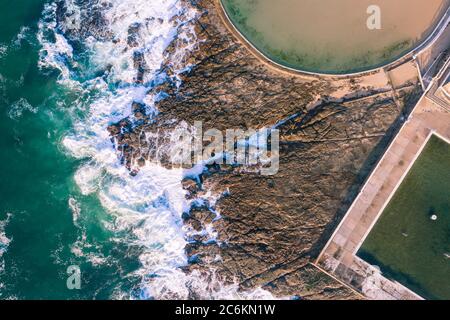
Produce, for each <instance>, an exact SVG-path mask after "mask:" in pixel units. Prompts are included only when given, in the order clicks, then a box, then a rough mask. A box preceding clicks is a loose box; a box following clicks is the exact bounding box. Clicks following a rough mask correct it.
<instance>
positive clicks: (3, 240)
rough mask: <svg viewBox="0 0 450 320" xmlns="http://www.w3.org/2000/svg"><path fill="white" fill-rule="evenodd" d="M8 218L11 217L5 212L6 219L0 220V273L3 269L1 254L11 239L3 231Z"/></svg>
mask: <svg viewBox="0 0 450 320" xmlns="http://www.w3.org/2000/svg"><path fill="white" fill-rule="evenodd" d="M10 219H11V213H7V214H6V219H4V220H0V274H1V273H2V272H3V271H4V269H5V261H4V260H3V255H4V254H5V253H6V251H7V250H8V246H9V244H10V243H11V240H12V239H10V238H8V237H7V236H6V231H5V228H6V226H7V225H8V223H9V221H10Z"/></svg>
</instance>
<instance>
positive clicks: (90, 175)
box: [38, 0, 272, 299]
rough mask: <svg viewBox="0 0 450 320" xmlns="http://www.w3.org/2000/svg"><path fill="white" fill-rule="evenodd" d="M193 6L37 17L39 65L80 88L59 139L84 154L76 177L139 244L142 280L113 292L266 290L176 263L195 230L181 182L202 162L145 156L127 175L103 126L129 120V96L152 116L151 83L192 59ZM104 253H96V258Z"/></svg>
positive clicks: (140, 1)
mask: <svg viewBox="0 0 450 320" xmlns="http://www.w3.org/2000/svg"><path fill="white" fill-rule="evenodd" d="M90 10H92V12H90ZM198 14H199V13H198V12H197V11H196V10H195V9H194V8H192V7H190V6H189V5H187V3H184V2H183V1H177V0H154V1H151V2H149V1H144V0H127V1H123V0H113V1H109V2H108V3H107V4H105V5H103V4H102V3H100V2H97V1H92V6H89V5H86V3H84V6H83V5H79V4H78V2H77V1H72V0H70V1H69V0H67V1H65V2H64V1H59V2H55V3H50V4H48V5H47V6H46V8H45V10H44V14H43V18H42V19H41V21H40V24H39V32H38V40H39V41H40V43H41V46H42V49H41V53H40V62H39V65H40V67H41V69H42V71H43V72H45V71H46V70H57V71H58V72H59V83H60V84H61V85H62V86H65V87H66V88H68V89H70V90H72V92H73V93H75V94H79V95H80V96H81V97H82V98H80V99H77V100H76V103H75V104H74V105H73V106H72V109H74V110H68V112H69V113H70V114H71V115H73V116H74V117H76V118H75V119H74V121H73V122H74V125H73V128H72V130H70V131H69V132H67V134H66V135H65V137H64V138H63V139H62V141H61V144H62V145H63V146H64V148H65V150H67V151H68V152H69V154H70V155H71V156H73V157H75V158H78V159H80V160H81V161H82V164H81V165H80V167H79V169H78V170H77V172H76V173H75V174H74V180H75V182H76V183H77V185H78V187H79V188H80V190H81V193H82V194H83V195H84V196H89V195H92V194H96V195H97V196H98V198H99V199H100V202H101V204H102V205H103V207H104V208H106V209H107V211H108V212H110V213H111V214H113V216H114V218H115V219H114V222H113V223H104V225H105V227H107V228H109V229H110V230H111V231H113V232H114V233H116V234H117V235H118V236H117V239H121V240H118V241H126V243H127V245H128V246H130V247H132V246H135V247H138V248H140V252H141V253H140V255H139V261H140V266H141V267H140V268H138V269H137V270H135V271H134V272H133V274H132V275H131V276H137V277H139V278H140V279H141V281H140V283H139V285H138V287H137V288H134V290H132V291H131V292H114V293H113V295H112V298H140V299H149V298H157V299H171V298H172V299H187V298H214V299H221V298H272V296H271V295H270V294H269V293H268V292H267V291H264V290H262V289H258V290H256V291H252V292H247V293H245V292H240V291H239V286H238V285H237V284H227V285H224V284H223V283H222V282H221V280H220V277H219V276H218V275H217V274H216V272H215V271H214V270H210V271H209V272H203V273H201V272H200V271H192V272H190V273H186V272H185V271H183V270H182V269H181V267H183V266H186V265H187V264H188V258H187V256H186V253H185V246H186V244H187V241H188V239H189V237H190V236H192V235H193V231H192V230H189V228H188V227H186V226H185V225H184V223H183V219H182V215H183V213H184V212H187V211H188V210H189V209H190V207H191V205H192V202H194V201H196V200H187V199H186V191H185V190H184V189H183V187H182V183H181V182H182V180H183V178H184V177H185V176H186V175H188V174H192V173H193V172H194V171H196V172H197V174H198V173H201V172H202V170H203V168H201V167H196V169H197V170H194V171H191V172H190V173H189V172H186V171H185V170H183V169H181V168H179V169H167V168H165V167H163V166H161V165H158V164H154V163H150V162H149V163H146V164H145V165H144V166H143V167H141V168H140V170H139V171H138V172H136V173H135V174H134V175H130V170H129V168H126V167H125V166H124V164H123V163H121V161H120V158H121V157H120V152H121V151H120V150H118V149H116V145H115V143H114V139H111V136H110V133H109V132H108V130H107V129H108V126H109V125H111V124H113V123H117V122H118V121H120V120H122V119H125V118H131V119H132V117H130V116H132V104H133V103H135V102H138V103H140V104H142V105H144V106H145V108H146V111H147V113H148V114H150V115H156V114H157V112H158V110H157V109H156V108H155V102H157V101H158V100H159V99H161V98H162V97H161V96H160V94H158V93H154V92H152V88H153V87H154V86H155V85H157V84H159V83H162V82H164V81H169V82H172V83H174V84H175V85H176V86H179V85H180V78H179V77H178V75H179V73H180V72H183V71H185V70H187V69H189V68H190V67H191V66H190V65H188V64H186V56H187V53H189V52H190V51H192V50H194V49H195V47H196V41H197V39H196V36H195V32H194V28H193V25H192V24H190V23H189V22H190V21H192V20H193V19H195V17H196V16H197V15H198ZM92 17H94V18H92ZM175 39H183V43H184V45H183V46H179V47H178V46H177V47H175V48H174V51H173V52H172V53H171V54H170V56H169V55H167V54H166V49H167V48H168V47H169V46H170V45H171V44H173V43H174V40H175ZM136 57H138V59H137V58H136ZM168 59H169V60H168ZM136 61H138V62H136ZM164 65H165V66H168V68H166V69H164V68H162V67H163V66H164ZM206 197H207V201H206V202H207V203H208V205H209V206H211V207H213V205H214V202H215V201H216V200H217V195H211V194H210V193H208V192H207V196H206ZM68 205H69V206H70V208H71V209H72V211H73V216H74V223H75V224H78V223H79V219H80V218H79V217H80V215H82V214H83V212H82V211H81V210H80V207H79V205H78V200H75V199H69V203H68ZM212 209H213V208H212ZM216 217H219V214H217V215H216ZM201 232H202V233H203V234H206V235H208V238H209V239H212V240H213V239H215V238H216V237H217V234H216V233H215V231H214V230H213V228H212V226H211V225H210V226H208V227H207V228H206V229H205V230H204V231H201ZM123 234H126V236H124V237H122V238H120V237H121V236H119V235H123ZM85 240H86V230H85V229H83V235H82V237H81V238H80V239H79V240H78V241H77V243H75V245H74V246H73V247H72V252H73V253H74V254H75V255H77V256H83V249H84V247H85V245H84V243H85ZM86 258H87V259H89V257H86ZM215 259H220V257H215ZM91 261H92V259H91ZM103 261H104V257H101V256H96V259H95V260H94V262H95V263H103Z"/></svg>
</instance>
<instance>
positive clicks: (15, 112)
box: [8, 98, 38, 120]
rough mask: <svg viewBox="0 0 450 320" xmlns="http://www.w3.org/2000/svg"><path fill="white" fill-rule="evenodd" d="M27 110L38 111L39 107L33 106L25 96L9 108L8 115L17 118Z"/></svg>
mask: <svg viewBox="0 0 450 320" xmlns="http://www.w3.org/2000/svg"><path fill="white" fill-rule="evenodd" d="M25 112H31V113H36V112H38V108H36V107H33V106H32V105H31V104H30V103H29V102H28V101H27V99H25V98H20V99H19V100H17V101H16V102H14V103H13V104H12V105H11V106H10V107H9V110H8V117H10V118H11V119H13V120H17V119H19V118H20V117H22V115H23V114H24V113H25Z"/></svg>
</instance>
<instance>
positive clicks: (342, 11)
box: [222, 0, 450, 73]
mask: <svg viewBox="0 0 450 320" xmlns="http://www.w3.org/2000/svg"><path fill="white" fill-rule="evenodd" d="M449 2H450V1H449V0H276V1H274V0H222V3H223V4H224V7H225V9H226V11H227V13H228V15H229V16H230V18H231V20H232V21H233V23H234V24H235V26H236V27H237V28H238V29H239V30H240V31H241V32H242V34H243V35H244V36H245V37H246V38H247V39H248V40H249V41H250V42H251V43H252V44H253V45H255V46H256V47H257V48H258V49H259V50H260V51H262V52H263V53H264V54H265V55H267V56H268V57H270V58H271V59H273V60H274V61H276V62H279V63H281V64H283V65H286V66H290V67H293V68H296V69H301V70H308V71H316V72H325V73H344V72H350V71H359V70H364V69H370V68H372V67H375V66H378V65H381V64H384V63H387V62H389V61H392V60H394V59H395V58H397V57H399V56H400V55H402V54H404V53H406V52H407V51H409V50H411V49H412V48H413V47H414V46H416V45H418V43H419V42H420V41H421V40H423V39H424V38H425V37H426V36H427V35H428V34H429V33H430V32H431V31H432V29H433V28H434V27H435V25H436V23H437V22H438V21H439V19H440V18H441V15H442V13H443V11H444V10H445V9H446V7H447V6H448V4H449ZM370 5H377V6H379V7H380V9H381V29H380V30H369V28H368V27H367V19H368V18H369V14H368V13H367V8H368V7H369V6H370Z"/></svg>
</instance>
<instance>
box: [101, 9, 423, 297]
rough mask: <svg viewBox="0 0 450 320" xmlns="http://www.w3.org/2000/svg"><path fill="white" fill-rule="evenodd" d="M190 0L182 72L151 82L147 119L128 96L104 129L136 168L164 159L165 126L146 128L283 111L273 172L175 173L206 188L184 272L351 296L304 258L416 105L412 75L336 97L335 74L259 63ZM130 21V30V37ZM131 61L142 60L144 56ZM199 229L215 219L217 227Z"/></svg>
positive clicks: (248, 120)
mask: <svg viewBox="0 0 450 320" xmlns="http://www.w3.org/2000/svg"><path fill="white" fill-rule="evenodd" d="M186 3H187V4H188V2H186ZM189 5H192V6H195V7H196V8H197V9H198V12H199V15H198V18H197V19H196V20H195V21H191V22H190V23H192V24H194V25H195V30H196V36H197V38H198V46H197V48H196V50H194V51H193V52H192V53H191V55H190V56H189V57H188V61H187V62H188V65H190V66H191V67H190V68H188V70H186V71H185V72H183V73H181V74H180V75H179V78H180V80H182V81H181V82H180V83H179V85H177V83H176V81H174V82H172V84H171V83H167V82H166V83H164V84H162V85H159V86H157V87H155V88H154V89H152V90H153V91H154V92H156V93H161V94H164V97H165V98H164V99H162V100H160V101H159V102H157V109H158V110H159V112H160V113H159V114H158V116H157V117H156V119H155V118H152V119H153V120H152V121H149V120H148V117H147V114H146V111H145V108H143V106H140V105H138V104H136V105H134V107H133V116H132V117H134V118H133V119H124V120H122V121H121V122H119V123H117V124H113V125H111V126H110V128H109V132H110V133H111V135H112V137H113V138H114V141H115V143H116V144H117V147H118V150H120V151H121V157H122V159H123V162H124V164H126V165H127V167H129V168H130V170H138V168H139V166H142V165H144V164H145V162H146V161H154V160H156V159H158V160H159V161H161V159H163V161H162V163H164V154H165V153H164V150H163V149H164V145H166V144H167V143H168V140H164V139H168V138H167V136H165V135H164V134H162V136H163V138H160V137H161V135H159V137H158V138H157V139H159V140H158V141H153V142H149V141H151V140H148V139H144V138H143V137H144V136H147V137H148V136H149V134H150V136H151V133H155V132H163V133H164V132H165V131H170V130H171V129H173V128H174V127H175V126H176V125H178V124H180V123H183V122H185V123H187V124H189V125H193V123H194V121H202V122H203V125H204V127H205V129H208V128H217V129H219V130H225V129H236V128H241V129H248V128H254V129H258V128H262V127H266V126H273V125H275V124H279V123H281V122H282V121H283V120H286V119H288V120H287V121H285V122H283V123H282V124H280V125H279V126H278V128H279V129H280V138H281V142H280V144H281V145H280V170H279V172H278V173H277V174H276V175H274V176H262V175H258V174H255V173H251V172H246V171H245V170H242V168H239V167H230V166H209V167H208V171H206V172H204V174H202V175H201V176H200V181H195V180H190V179H186V180H184V181H183V186H184V188H185V189H186V191H187V192H188V195H187V198H188V199H196V198H203V199H206V201H203V202H202V203H200V204H198V205H196V206H193V208H192V210H191V212H189V213H187V214H186V215H185V217H184V221H185V224H186V227H187V228H188V229H190V230H191V231H192V232H190V233H189V234H192V238H191V239H189V240H190V244H189V245H188V246H187V248H186V252H187V254H188V256H189V257H190V260H189V261H190V264H189V266H188V267H187V268H186V271H187V272H189V270H193V269H198V270H206V269H210V268H214V269H216V270H217V272H218V274H220V275H221V276H222V277H223V278H224V279H226V280H228V281H238V282H239V283H240V285H241V286H242V288H254V287H257V286H262V287H263V288H265V289H268V290H270V291H271V292H273V293H274V294H276V295H277V296H299V297H302V298H314V299H354V298H358V297H359V296H358V295H356V294H355V293H354V292H353V291H351V290H350V289H348V288H346V287H344V286H343V285H341V284H340V283H338V282H337V281H335V280H333V279H332V278H330V277H328V276H327V275H326V274H325V273H323V272H322V271H320V270H319V269H317V268H316V267H315V266H313V265H311V262H313V261H314V260H315V258H316V257H317V256H318V254H319V253H320V250H321V249H322V248H323V246H324V245H325V243H326V241H327V240H328V238H329V237H330V235H331V232H332V231H333V229H334V228H335V227H336V226H337V224H338V222H339V220H340V219H341V218H342V216H343V214H344V213H345V211H346V210H347V208H348V207H349V205H350V204H351V202H352V200H353V199H354V197H355V196H356V194H357V192H358V190H359V188H360V187H361V185H362V183H363V182H364V180H365V178H366V177H367V176H368V174H369V173H370V170H371V169H373V167H374V165H375V163H376V161H377V160H378V159H379V157H380V156H381V155H382V152H383V151H384V149H385V147H386V146H387V144H388V142H389V141H390V139H391V138H392V136H393V134H394V133H395V132H396V130H397V129H398V128H399V125H400V124H401V122H402V121H403V116H404V115H405V114H407V113H408V111H409V110H410V108H411V107H412V106H413V105H414V103H415V101H416V99H417V97H418V95H419V94H420V89H419V87H418V84H416V83H415V84H411V85H408V86H405V87H404V88H403V89H401V90H397V91H396V92H391V91H386V92H381V93H376V92H374V94H369V95H368V97H366V98H363V99H361V98H348V99H343V100H342V101H334V102H333V99H331V98H329V97H330V96H331V95H332V94H333V93H334V92H336V91H337V90H339V89H340V88H339V84H338V82H336V83H334V82H333V81H330V80H321V79H316V78H310V79H306V78H302V77H297V76H294V75H290V74H285V73H282V72H277V71H276V70H273V69H271V68H269V67H267V66H266V65H264V64H263V63H262V62H261V61H260V60H258V59H257V58H256V57H255V56H254V55H253V54H252V53H251V52H249V51H248V50H247V49H246V48H245V47H244V46H243V45H242V44H241V43H240V42H239V41H238V40H237V39H236V38H235V37H234V36H233V35H232V34H231V33H230V32H229V31H228V30H227V28H226V26H225V25H224V24H223V22H222V20H221V18H220V16H219V14H218V10H219V9H218V7H217V2H216V1H213V0H200V1H190V2H189ZM135 29H136V30H129V32H130V38H129V41H130V45H131V46H132V45H133V41H134V40H133V36H132V35H133V33H135V32H137V31H138V26H136V28H135ZM185 45H187V43H186V42H185V40H183V39H177V40H175V41H174V42H173V43H172V44H171V46H169V48H168V49H167V50H166V55H167V64H166V66H165V68H166V70H165V71H166V72H167V74H168V75H169V76H170V75H172V73H171V70H173V66H171V65H170V63H169V61H171V60H172V59H171V55H172V54H176V50H175V48H177V47H178V48H179V47H180V46H185ZM137 61H138V62H136V64H137V67H136V68H137V69H138V70H139V69H140V68H141V66H143V65H145V61H142V59H140V58H137ZM139 81H140V78H139V77H138V82H139ZM352 83H353V84H352V86H351V87H350V88H349V89H350V90H351V91H353V92H358V91H370V90H368V88H365V87H363V85H359V84H358V79H355V81H352ZM369 89H370V88H369ZM136 120H138V121H141V123H139V122H136ZM131 123H134V125H133V126H131ZM136 123H137V125H136ZM156 146H160V147H156ZM155 150H156V151H155ZM158 152H160V153H158ZM166 160H167V159H166ZM132 172H133V171H132ZM201 230H214V231H212V232H215V235H216V237H215V238H214V237H211V234H205V233H202V232H201ZM196 232H197V233H196Z"/></svg>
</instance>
